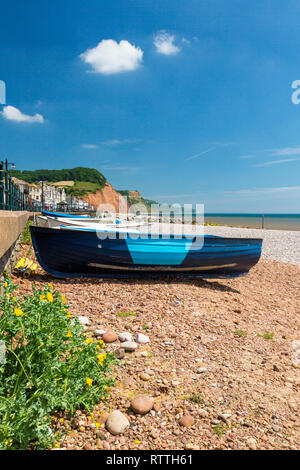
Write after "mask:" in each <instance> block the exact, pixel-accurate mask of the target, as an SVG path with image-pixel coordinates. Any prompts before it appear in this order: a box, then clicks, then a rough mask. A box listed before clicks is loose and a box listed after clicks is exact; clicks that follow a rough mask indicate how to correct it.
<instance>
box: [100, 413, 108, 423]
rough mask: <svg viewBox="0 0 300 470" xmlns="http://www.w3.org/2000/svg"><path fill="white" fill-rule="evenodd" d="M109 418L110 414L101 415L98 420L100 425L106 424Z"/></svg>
mask: <svg viewBox="0 0 300 470" xmlns="http://www.w3.org/2000/svg"><path fill="white" fill-rule="evenodd" d="M108 417H109V413H102V415H100V416H99V418H98V422H99V423H100V424H105V423H106V421H107V419H108Z"/></svg>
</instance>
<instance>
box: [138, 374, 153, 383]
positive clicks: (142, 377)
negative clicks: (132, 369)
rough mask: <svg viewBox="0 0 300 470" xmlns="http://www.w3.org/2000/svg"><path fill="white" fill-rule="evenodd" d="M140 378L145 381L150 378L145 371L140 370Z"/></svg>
mask: <svg viewBox="0 0 300 470" xmlns="http://www.w3.org/2000/svg"><path fill="white" fill-rule="evenodd" d="M140 379H142V380H144V381H145V382H147V381H148V380H150V379H151V377H150V375H148V374H146V372H142V374H141V375H140Z"/></svg>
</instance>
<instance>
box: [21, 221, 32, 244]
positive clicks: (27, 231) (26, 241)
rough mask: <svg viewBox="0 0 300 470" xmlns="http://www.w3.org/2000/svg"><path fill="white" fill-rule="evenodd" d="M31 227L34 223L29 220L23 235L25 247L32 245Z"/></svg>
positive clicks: (22, 241)
mask: <svg viewBox="0 0 300 470" xmlns="http://www.w3.org/2000/svg"><path fill="white" fill-rule="evenodd" d="M30 225H32V221H31V220H28V221H27V224H26V226H25V228H24V230H23V233H22V235H21V243H24V244H25V245H31V234H30V228H29V227H30Z"/></svg>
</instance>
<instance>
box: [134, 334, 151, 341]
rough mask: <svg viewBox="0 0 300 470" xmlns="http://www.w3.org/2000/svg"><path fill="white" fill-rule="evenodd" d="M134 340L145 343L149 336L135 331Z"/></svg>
mask: <svg viewBox="0 0 300 470" xmlns="http://www.w3.org/2000/svg"><path fill="white" fill-rule="evenodd" d="M135 340H136V342H137V343H139V344H147V343H149V342H150V338H149V336H147V335H143V333H137V335H136V338H135Z"/></svg>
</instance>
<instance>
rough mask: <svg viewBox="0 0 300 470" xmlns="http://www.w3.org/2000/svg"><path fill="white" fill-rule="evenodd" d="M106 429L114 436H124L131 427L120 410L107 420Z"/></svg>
mask: <svg viewBox="0 0 300 470" xmlns="http://www.w3.org/2000/svg"><path fill="white" fill-rule="evenodd" d="M105 425H106V429H107V430H108V431H109V432H110V433H111V434H113V435H114V436H116V435H118V434H123V433H124V432H125V431H126V429H127V428H128V427H129V421H128V419H127V418H126V416H125V415H124V414H123V413H121V411H119V410H115V411H113V412H112V413H111V414H110V415H109V416H108V418H107V420H106V423H105Z"/></svg>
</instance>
